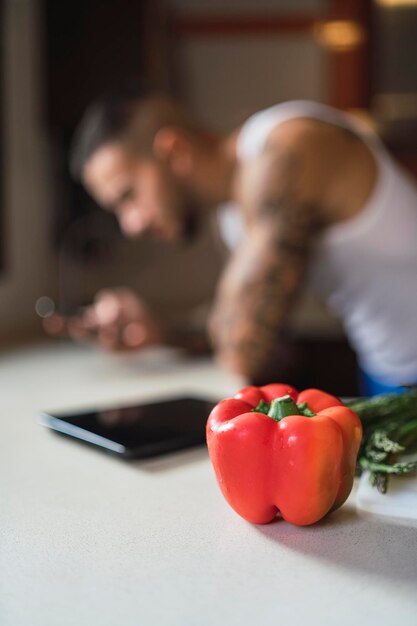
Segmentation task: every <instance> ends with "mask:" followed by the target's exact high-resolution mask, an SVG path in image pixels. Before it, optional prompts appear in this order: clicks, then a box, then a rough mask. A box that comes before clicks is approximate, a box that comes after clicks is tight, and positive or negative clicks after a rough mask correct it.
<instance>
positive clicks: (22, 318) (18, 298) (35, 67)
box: [0, 0, 55, 341]
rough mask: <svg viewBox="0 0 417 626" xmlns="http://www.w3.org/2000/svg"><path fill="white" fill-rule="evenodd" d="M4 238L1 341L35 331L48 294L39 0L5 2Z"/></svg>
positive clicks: (50, 274)
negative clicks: (40, 303) (38, 307)
mask: <svg viewBox="0 0 417 626" xmlns="http://www.w3.org/2000/svg"><path fill="white" fill-rule="evenodd" d="M3 28H4V30H5V32H4V41H5V74H4V83H5V85H4V87H5V89H4V94H5V95H4V97H5V106H4V115H5V120H4V122H5V124H4V126H5V146H4V150H5V154H4V164H5V171H4V180H5V212H4V213H5V233H4V234H5V236H4V241H5V245H6V255H5V257H6V267H5V269H4V271H2V273H1V274H0V340H2V341H4V340H16V339H17V340H19V339H22V338H23V337H26V336H27V335H28V334H33V333H34V332H36V331H37V330H38V329H39V323H38V320H37V319H36V316H35V314H34V304H35V301H36V299H37V298H38V297H39V295H42V294H46V293H48V294H52V295H53V294H54V289H55V268H54V265H55V260H54V257H53V253H52V249H51V245H50V237H49V234H50V210H49V207H50V200H49V197H48V172H47V166H46V163H47V161H46V145H45V140H44V136H43V134H42V126H41V99H40V89H41V74H40V52H41V51H40V20H39V4H38V2H37V0H6V1H5V20H4V24H3Z"/></svg>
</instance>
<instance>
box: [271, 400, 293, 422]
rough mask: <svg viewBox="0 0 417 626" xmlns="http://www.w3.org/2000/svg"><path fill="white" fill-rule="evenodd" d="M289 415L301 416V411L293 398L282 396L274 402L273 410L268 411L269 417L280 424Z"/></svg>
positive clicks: (272, 404)
mask: <svg viewBox="0 0 417 626" xmlns="http://www.w3.org/2000/svg"><path fill="white" fill-rule="evenodd" d="M288 415H300V411H299V410H298V407H297V405H296V403H295V402H294V400H293V399H292V398H291V396H288V395H287V396H282V397H281V398H275V400H272V402H271V408H270V409H269V411H268V416H269V417H272V419H273V420H275V421H276V422H279V421H280V420H282V419H283V418H284V417H287V416H288Z"/></svg>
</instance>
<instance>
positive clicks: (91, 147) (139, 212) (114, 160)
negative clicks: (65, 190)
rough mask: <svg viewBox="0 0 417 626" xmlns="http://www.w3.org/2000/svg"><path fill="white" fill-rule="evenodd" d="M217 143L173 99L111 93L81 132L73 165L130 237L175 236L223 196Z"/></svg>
mask: <svg viewBox="0 0 417 626" xmlns="http://www.w3.org/2000/svg"><path fill="white" fill-rule="evenodd" d="M218 144H219V140H218V139H217V138H215V137H214V136H211V135H209V134H208V133H206V132H205V131H203V129H202V128H201V127H200V126H199V125H198V124H197V123H196V122H195V120H194V119H193V118H192V116H191V115H189V114H188V112H187V111H186V110H185V109H183V108H182V107H181V106H180V105H179V104H177V103H176V102H174V101H172V100H171V99H169V98H166V97H160V96H150V97H146V98H136V97H133V98H132V97H129V98H106V99H103V100H102V101H100V102H97V103H95V104H93V105H92V106H91V107H90V108H89V109H87V111H86V113H85V115H84V117H83V119H82V121H81V123H80V125H79V127H78V129H77V130H76V133H75V139H74V145H73V151H72V158H71V170H72V173H73V175H74V176H75V177H76V178H78V179H79V180H81V181H82V183H83V184H84V185H85V187H86V188H87V190H88V191H89V192H90V193H91V194H92V196H93V197H94V198H95V199H96V200H97V202H98V203H99V204H100V205H101V206H102V207H103V208H105V209H108V210H110V211H112V212H114V213H115V215H116V217H117V219H118V221H119V223H120V226H121V228H122V230H123V232H124V233H125V234H126V235H127V236H137V235H139V234H141V233H142V232H144V231H150V232H151V233H153V234H155V235H156V236H160V237H163V238H167V239H175V238H177V237H181V236H182V235H191V234H192V232H193V231H194V230H195V228H196V226H197V223H198V221H199V217H200V215H201V213H202V210H203V209H204V208H205V207H207V206H209V205H212V204H215V203H216V202H218V201H219V200H221V198H220V197H217V195H219V193H221V192H220V191H219V193H217V191H216V181H215V180H214V177H213V172H212V170H213V168H212V167H211V165H212V164H213V160H214V161H215V160H216V152H217V146H218ZM210 164H211V165H210Z"/></svg>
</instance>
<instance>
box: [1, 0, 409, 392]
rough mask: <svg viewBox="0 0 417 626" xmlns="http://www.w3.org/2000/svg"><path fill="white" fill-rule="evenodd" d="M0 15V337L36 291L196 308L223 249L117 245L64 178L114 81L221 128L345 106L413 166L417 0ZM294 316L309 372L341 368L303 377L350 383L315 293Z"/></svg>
mask: <svg viewBox="0 0 417 626" xmlns="http://www.w3.org/2000/svg"><path fill="white" fill-rule="evenodd" d="M0 22H1V50H0V63H1V82H2V84H1V90H0V115H1V116H0V121H1V124H0V138H1V154H0V160H1V168H0V176H1V179H0V187H1V202H0V219H1V229H0V348H1V347H3V348H4V347H6V346H9V345H10V344H16V343H19V344H22V343H26V342H30V341H33V340H35V339H37V338H39V337H41V336H42V329H41V324H40V320H39V318H38V317H37V316H36V314H35V303H36V301H37V300H38V298H39V297H41V296H44V295H48V296H50V297H52V298H53V299H54V300H55V301H56V302H57V303H58V304H59V306H60V307H61V308H62V309H64V310H65V309H67V310H70V309H71V307H74V306H78V305H80V304H84V303H87V302H89V301H91V300H92V298H93V296H94V294H95V292H96V291H97V290H98V289H100V288H101V287H111V286H119V285H124V286H130V287H133V288H134V289H136V290H137V291H138V292H139V293H140V294H141V295H143V296H144V297H145V299H146V300H148V301H149V303H150V304H151V306H152V308H153V309H154V310H155V311H156V312H157V314H158V315H159V316H161V317H167V318H171V317H172V318H182V317H183V316H186V315H189V314H194V313H193V312H197V313H196V314H198V312H200V314H201V315H202V316H204V312H205V311H206V310H207V309H208V306H209V304H210V300H211V298H212V296H213V293H214V289H215V284H216V281H217V279H218V276H219V274H220V272H221V270H222V267H223V266H224V263H225V262H226V259H227V251H226V249H225V246H224V244H223V243H222V241H221V239H220V237H219V234H218V232H217V227H216V224H215V223H214V222H213V223H210V228H207V229H205V230H204V232H203V233H202V234H201V236H200V237H199V238H198V239H197V240H196V241H195V242H193V243H192V244H188V245H186V244H178V243H175V244H174V243H166V242H151V241H150V240H148V239H146V237H145V238H142V239H141V240H139V241H127V240H125V239H123V238H122V236H121V234H120V232H119V230H118V227H117V225H116V223H115V221H114V219H113V218H112V216H110V215H108V214H106V213H105V212H103V211H101V210H99V209H98V207H96V206H95V205H94V203H93V201H92V200H91V199H90V198H89V197H88V196H87V194H85V192H84V191H83V190H82V189H81V187H80V186H79V185H77V184H75V183H74V182H72V181H71V179H70V176H69V171H68V149H69V145H70V141H71V136H72V133H73V130H74V128H75V126H76V124H77V122H78V121H79V119H80V117H81V115H82V112H83V110H84V108H85V107H86V105H87V104H88V103H89V102H90V101H91V100H92V99H94V98H95V97H96V96H98V95H99V94H100V93H101V92H102V91H103V90H107V89H109V88H112V87H115V86H117V85H118V84H119V83H120V79H121V78H123V77H126V78H131V77H137V80H138V81H143V82H144V83H145V84H146V85H147V86H150V87H154V88H155V89H158V90H163V91H169V92H170V93H172V94H174V95H175V96H177V97H178V98H180V99H181V100H182V101H184V102H185V103H186V104H188V105H189V106H190V107H191V108H192V109H193V110H194V111H195V113H196V114H197V115H198V116H199V117H200V118H201V119H202V120H204V121H205V122H206V123H207V124H209V125H210V126H212V127H214V128H216V129H218V130H221V131H224V132H228V131H231V130H232V129H233V128H235V127H237V126H239V125H240V124H241V123H242V122H243V121H244V120H245V118H246V117H247V116H248V115H250V114H251V113H253V112H255V111H256V110H259V109H261V108H264V107H267V106H269V105H272V104H275V103H277V102H281V101H285V100H290V99H299V98H302V99H312V100H317V101H320V102H324V103H327V104H330V105H333V106H335V107H338V108H341V109H344V110H351V111H354V112H355V113H356V114H357V115H359V116H361V117H362V118H363V119H364V120H365V121H366V122H367V123H369V124H370V125H372V126H373V127H374V128H375V129H376V130H377V132H378V133H379V134H380V135H381V137H382V138H383V140H384V141H385V143H386V144H387V145H388V147H389V149H390V150H391V151H392V152H393V153H394V154H395V156H396V157H397V158H398V159H399V160H400V161H401V162H402V163H403V164H404V165H405V166H406V167H407V168H408V169H409V170H410V171H411V172H412V173H413V175H417V141H416V139H417V0H117V2H115V1H112V0H71V1H70V0H60V1H59V2H57V1H56V0H0ZM293 326H294V334H295V335H296V336H297V338H298V340H299V341H300V342H301V343H302V344H303V346H304V352H303V354H304V358H305V361H306V366H307V367H308V366H309V365H310V366H311V364H314V363H315V362H316V360H318V358H319V357H318V355H321V356H320V358H323V356H324V355H325V356H326V359H330V360H331V361H334V362H336V361H337V362H338V364H339V372H340V364H341V365H342V371H343V372H344V373H345V378H344V381H343V383H341V381H339V380H331V379H330V380H329V377H330V378H331V376H332V372H331V370H332V368H331V367H330V368H329V367H328V368H326V373H325V374H324V373H323V376H326V377H327V380H321V379H320V378H319V379H318V380H317V384H319V385H322V386H323V387H325V388H328V389H329V390H333V391H335V392H338V393H354V391H355V385H356V369H355V360H354V356H353V353H352V352H351V350H350V349H349V346H348V344H347V342H346V340H345V338H344V336H343V332H342V330H341V327H340V325H339V323H338V322H337V321H336V320H334V319H333V318H332V317H331V316H330V315H329V314H328V313H327V311H325V310H324V308H323V306H322V304H321V303H319V302H316V301H315V300H314V299H313V298H312V296H310V295H309V294H305V295H304V297H303V298H302V300H301V302H300V305H299V306H298V308H297V311H296V312H295V314H294V319H293ZM339 376H340V373H339ZM318 377H320V374H318Z"/></svg>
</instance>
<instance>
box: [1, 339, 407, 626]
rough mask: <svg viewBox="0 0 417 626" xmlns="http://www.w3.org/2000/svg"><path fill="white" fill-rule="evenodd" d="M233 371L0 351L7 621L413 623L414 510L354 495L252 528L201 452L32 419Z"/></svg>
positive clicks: (161, 625)
mask: <svg viewBox="0 0 417 626" xmlns="http://www.w3.org/2000/svg"><path fill="white" fill-rule="evenodd" d="M240 382H241V381H239V380H237V379H236V378H233V377H232V376H230V375H227V374H226V373H225V372H223V371H221V370H219V369H218V368H217V367H215V366H214V365H213V364H212V363H211V362H210V361H209V360H199V361H193V362H189V361H186V360H184V359H182V360H180V359H177V358H175V357H174V356H173V355H172V354H171V353H166V352H163V351H162V352H152V351H150V352H148V353H146V354H143V355H142V356H135V357H125V358H121V357H110V356H108V355H102V354H99V353H96V352H94V351H91V350H88V349H86V348H80V347H75V346H71V345H68V344H65V343H63V344H58V343H57V344H45V345H44V346H38V347H33V348H31V349H24V350H23V349H21V350H16V351H14V352H9V353H7V354H4V355H3V356H2V358H1V360H0V397H1V413H0V419H1V431H0V503H1V504H0V541H1V544H0V624H1V626H23V625H24V626H67V625H68V626H69V625H71V626H73V625H76V626H95V625H96V624H97V625H100V626H113V625H114V626H116V625H117V626H119V625H123V626H138V625H141V626H148V625H152V626H153V625H156V626H168V625H169V626H171V625H172V626H173V625H178V626H180V625H181V626H188V625H189V626H208V625H210V626H211V625H213V626H214V625H215V626H219V625H223V624H224V625H228V626H229V625H230V626H235V625H236V626H245V625H251V626H252V625H254V624H261V623H268V624H271V623H274V622H275V623H279V624H302V623H306V624H307V623H308V624H309V626H311V625H313V626H315V625H320V626H325V625H327V624H332V626H333V624H334V623H336V624H337V625H338V626H343V625H345V624H346V625H349V626H351V625H352V624H360V625H361V626H364V625H367V624H375V625H376V624H378V625H379V626H381V625H384V624H387V625H388V624H389V625H390V626H391V625H392V624H398V625H401V626H408V625H410V626H411V625H412V626H416V624H417V527H416V526H415V525H414V526H413V524H412V522H410V523H402V524H399V522H395V521H393V520H389V519H388V520H387V519H384V518H378V517H364V516H360V515H358V514H357V512H356V510H355V508H354V505H353V498H351V499H350V500H349V501H348V503H347V504H346V505H345V506H344V507H343V508H342V509H340V510H339V511H337V512H335V513H334V514H333V515H331V516H329V517H328V518H327V519H326V520H324V521H322V522H321V523H319V524H317V525H315V526H312V527H306V528H297V527H294V526H290V525H289V524H287V523H285V522H283V521H277V522H275V523H272V524H269V525H267V526H254V525H251V524H249V523H247V522H245V521H244V520H242V519H240V518H239V517H238V516H237V515H236V514H235V513H234V512H233V511H232V510H231V509H230V508H229V507H228V506H227V505H226V503H225V501H224V500H223V497H222V496H221V494H220V491H219V489H218V487H217V484H216V482H215V479H214V475H213V472H212V469H211V465H210V463H209V460H208V457H207V452H206V450H205V449H193V450H189V451H186V452H181V453H177V454H172V455H170V456H168V457H164V458H160V459H154V460H150V461H142V462H133V463H132V462H131V463H126V462H123V461H120V460H118V459H115V458H113V457H111V456H108V455H106V454H104V453H100V452H97V451H95V450H92V449H90V448H88V447H87V446H83V445H81V444H77V443H75V442H73V441H70V440H67V439H64V438H61V437H57V436H54V435H53V434H52V433H50V432H49V431H48V430H47V429H44V428H41V427H40V426H39V425H37V424H36V423H35V421H34V415H35V413H36V411H37V410H38V409H52V408H55V409H59V408H60V409H63V408H65V409H71V408H75V407H81V406H86V405H97V404H98V403H99V404H100V405H102V406H106V405H107V406H109V405H112V404H115V403H118V402H120V403H124V404H128V403H129V402H134V401H135V400H136V399H139V398H151V397H156V396H159V394H163V395H165V396H166V395H169V394H170V393H173V392H174V393H177V392H182V391H188V392H190V391H194V392H195V393H198V394H199V395H202V394H204V393H206V394H208V395H209V396H211V397H216V396H220V397H221V396H227V395H230V394H231V393H233V392H234V391H235V390H236V389H237V388H238V387H239V385H240Z"/></svg>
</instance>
